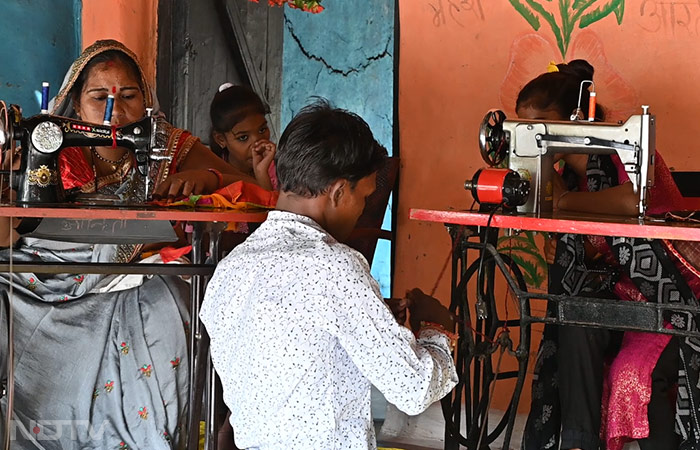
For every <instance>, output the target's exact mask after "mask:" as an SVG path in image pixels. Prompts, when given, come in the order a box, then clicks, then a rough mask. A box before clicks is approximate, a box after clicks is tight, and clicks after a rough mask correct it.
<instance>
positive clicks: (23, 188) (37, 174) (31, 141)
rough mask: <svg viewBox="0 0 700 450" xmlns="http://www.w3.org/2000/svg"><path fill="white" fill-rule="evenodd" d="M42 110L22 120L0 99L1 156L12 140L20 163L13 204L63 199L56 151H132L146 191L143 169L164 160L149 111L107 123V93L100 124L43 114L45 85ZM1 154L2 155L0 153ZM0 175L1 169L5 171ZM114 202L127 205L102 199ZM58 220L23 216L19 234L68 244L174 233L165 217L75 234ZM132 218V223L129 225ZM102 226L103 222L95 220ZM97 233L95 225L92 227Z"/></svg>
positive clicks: (157, 238) (169, 237)
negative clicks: (128, 120) (129, 119)
mask: <svg viewBox="0 0 700 450" xmlns="http://www.w3.org/2000/svg"><path fill="white" fill-rule="evenodd" d="M43 91H44V92H43V94H44V95H43V99H42V112H41V114H37V115H35V116H32V117H28V118H23V117H22V111H21V108H20V107H19V106H17V105H10V106H9V107H6V106H5V104H4V103H2V102H0V150H2V152H3V157H7V158H8V159H12V158H13V157H14V153H15V152H14V149H15V146H14V143H15V141H19V142H20V145H21V147H20V148H21V150H20V154H21V162H20V167H19V170H17V171H16V174H17V175H16V177H13V179H11V180H10V184H11V187H12V188H14V189H15V190H16V191H17V197H16V201H15V202H16V204H17V205H20V206H25V207H32V206H33V207H38V206H49V205H56V204H61V203H64V202H65V201H66V196H65V193H64V190H63V183H62V181H61V174H60V170H59V165H58V155H59V154H60V151H61V149H63V148H67V147H78V146H109V145H114V146H118V147H124V148H127V149H129V150H131V151H133V153H134V156H135V160H136V168H137V170H138V172H139V174H140V175H141V176H143V177H144V181H145V183H144V184H145V189H146V192H147V193H150V178H149V168H150V165H151V162H152V161H157V160H163V159H170V157H169V156H167V155H166V154H165V149H163V148H160V147H158V143H159V141H162V139H157V137H158V133H159V132H158V130H157V120H158V119H157V118H156V117H155V116H154V115H153V114H152V110H151V109H150V108H148V109H147V110H146V117H144V118H143V119H141V120H139V121H137V122H133V123H130V124H128V125H125V126H122V127H119V128H117V127H113V126H111V124H110V122H111V116H112V107H113V104H114V103H113V102H114V99H113V97H111V96H110V97H109V98H108V100H107V107H106V109H105V116H104V123H103V124H102V125H97V124H93V123H88V122H83V121H80V120H76V119H71V118H67V117H61V116H55V115H50V114H48V109H47V106H48V89H47V87H46V86H45V89H44V90H43ZM5 155H7V156H5ZM4 173H7V171H5V172H4ZM104 203H108V206H109V204H111V205H114V206H127V205H123V204H120V203H119V202H118V201H114V200H111V199H110V200H109V201H107V200H103V202H102V204H104ZM62 220H63V219H44V220H43V221H42V220H40V219H34V220H24V221H23V225H26V226H24V227H23V232H24V233H32V234H30V235H33V236H34V237H41V238H47V239H58V240H65V241H70V242H91V243H100V242H109V243H142V242H170V241H175V240H176V239H177V237H176V236H175V234H174V233H173V231H172V227H171V226H170V225H169V222H168V221H147V222H137V221H123V222H125V223H123V224H121V231H120V232H119V233H115V234H114V235H113V236H112V235H110V236H106V235H104V233H100V232H95V233H94V235H90V233H86V232H85V231H84V230H83V231H81V232H77V233H73V234H71V233H68V232H66V227H65V224H64V223H63V222H65V221H63V222H62ZM132 222H133V223H132ZM98 225H100V226H102V225H103V224H98ZM98 231H99V227H98Z"/></svg>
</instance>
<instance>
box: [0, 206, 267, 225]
mask: <svg viewBox="0 0 700 450" xmlns="http://www.w3.org/2000/svg"><path fill="white" fill-rule="evenodd" d="M0 217H53V218H60V219H122V220H128V219H132V220H181V221H188V222H253V223H255V222H263V221H264V220H265V218H266V217H267V211H266V210H262V209H250V210H246V211H238V210H212V209H202V210H196V211H195V210H182V209H167V208H158V207H153V206H144V207H125V208H114V207H96V206H89V207H86V206H81V205H70V204H65V205H57V206H55V207H38V208H35V207H27V208H25V207H20V206H13V205H8V204H5V205H0Z"/></svg>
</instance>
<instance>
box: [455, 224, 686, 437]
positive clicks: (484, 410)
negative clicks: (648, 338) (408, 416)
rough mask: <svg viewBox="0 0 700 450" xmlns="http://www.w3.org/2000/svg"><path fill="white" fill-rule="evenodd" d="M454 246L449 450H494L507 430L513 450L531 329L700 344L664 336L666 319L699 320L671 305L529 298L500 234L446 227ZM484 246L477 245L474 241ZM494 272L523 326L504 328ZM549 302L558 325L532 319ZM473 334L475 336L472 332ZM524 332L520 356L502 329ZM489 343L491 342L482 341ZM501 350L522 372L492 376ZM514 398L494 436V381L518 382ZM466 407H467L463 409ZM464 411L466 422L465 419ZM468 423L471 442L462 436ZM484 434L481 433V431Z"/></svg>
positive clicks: (549, 296) (492, 230)
mask: <svg viewBox="0 0 700 450" xmlns="http://www.w3.org/2000/svg"><path fill="white" fill-rule="evenodd" d="M446 226H447V228H448V231H449V233H450V237H451V238H452V243H453V248H454V251H453V253H452V286H451V295H452V299H451V304H450V310H451V311H452V312H453V313H456V315H457V317H458V318H459V320H460V322H459V323H458V331H459V342H458V345H457V352H456V356H455V365H456V367H457V374H458V376H459V383H458V384H457V386H456V387H455V388H454V390H453V391H452V393H451V394H450V395H448V396H447V397H445V398H444V399H443V400H442V409H443V414H444V416H445V450H459V449H460V448H461V447H460V446H465V447H466V448H467V449H469V450H477V449H478V450H482V449H488V448H489V444H491V443H493V442H494V441H495V440H496V439H497V438H498V437H499V436H500V435H501V433H503V431H504V430H505V436H504V440H503V447H502V449H503V450H508V449H509V448H510V447H509V446H510V440H511V437H512V434H513V426H514V424H515V419H516V416H517V409H518V402H519V400H520V394H521V393H522V388H523V385H524V382H525V375H526V371H527V365H528V357H529V354H530V334H531V325H532V324H533V323H545V324H546V323H549V324H555V325H574V326H583V327H589V328H606V329H614V330H623V331H624V330H630V331H642V332H652V333H663V334H671V335H675V336H692V337H698V338H700V331H690V330H676V329H669V328H665V326H664V318H663V317H664V313H665V312H671V311H686V312H690V313H692V314H694V315H700V307H695V306H687V305H677V304H674V305H670V304H660V303H651V302H647V303H643V302H627V301H620V300H610V299H600V298H590V297H574V296H563V295H553V294H547V293H538V292H532V293H530V292H527V287H526V284H525V280H524V278H523V276H522V274H521V272H520V270H519V268H518V266H517V264H516V263H515V262H514V261H513V260H512V259H511V258H510V257H509V256H508V255H505V254H502V253H498V251H497V250H496V244H497V239H498V231H499V230H498V229H497V228H489V229H486V228H482V227H478V226H463V225H453V224H447V225H446ZM474 238H478V242H474V241H470V239H474ZM468 250H476V251H477V258H476V260H475V261H474V262H472V263H471V264H468V261H467V252H468ZM482 254H483V260H484V261H483V268H482V270H481V273H480V274H479V270H478V268H479V264H480V259H481V257H482ZM496 268H498V271H499V272H500V274H501V275H502V276H503V278H504V279H505V281H506V283H507V285H508V289H509V290H510V292H511V294H512V295H513V296H514V297H515V298H517V299H518V305H519V316H520V317H519V319H513V320H508V321H505V320H502V319H500V318H499V317H498V311H497V308H496V299H495V291H494V281H495V275H496ZM474 275H477V276H478V277H479V279H478V280H477V292H476V301H475V302H474V310H475V314H476V320H475V321H472V319H471V315H472V311H470V309H469V308H470V304H469V299H468V296H467V283H468V281H469V280H470V279H471V277H472V276H474ZM531 299H538V300H547V301H553V302H556V303H557V308H556V310H557V311H558V312H557V314H556V316H555V317H552V316H545V317H539V316H532V315H531V314H530V300H531ZM467 325H469V326H471V327H472V328H474V329H475V330H476V332H474V331H472V330H470V329H469V328H468V327H467ZM504 325H505V326H507V327H508V328H515V327H519V328H520V343H519V344H518V347H517V348H516V349H515V351H513V350H512V342H511V340H510V338H509V337H508V335H507V333H501V330H502V329H503V327H504ZM484 336H486V337H488V339H489V340H490V341H495V342H490V341H489V340H486V338H485V337H484ZM499 348H501V349H502V350H503V351H509V352H510V353H511V354H512V355H514V356H515V357H516V359H517V361H518V370H517V371H511V372H501V373H499V374H497V375H496V374H494V368H493V364H492V360H491V355H492V354H493V353H494V352H496V351H497V350H499ZM516 377H517V381H516V385H515V389H514V392H513V397H512V398H511V401H510V403H509V406H508V408H507V410H506V412H505V414H504V415H503V418H502V419H501V420H500V422H499V423H498V424H497V425H496V427H495V428H493V430H492V431H491V432H488V409H489V405H490V387H491V383H493V382H494V381H495V380H501V379H507V378H516ZM462 403H463V404H464V406H462ZM462 408H463V409H464V417H462ZM462 422H463V423H464V426H465V429H466V436H463V435H462V434H461V433H460V428H459V427H460V425H461V424H462ZM482 429H483V431H482Z"/></svg>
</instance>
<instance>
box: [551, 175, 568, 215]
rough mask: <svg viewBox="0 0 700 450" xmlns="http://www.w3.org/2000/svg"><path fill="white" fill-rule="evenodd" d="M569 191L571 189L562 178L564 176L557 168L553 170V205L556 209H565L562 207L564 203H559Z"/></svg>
mask: <svg viewBox="0 0 700 450" xmlns="http://www.w3.org/2000/svg"><path fill="white" fill-rule="evenodd" d="M568 193H569V190H568V189H567V188H566V183H564V179H563V178H562V176H561V175H560V174H559V172H557V171H556V170H552V203H553V205H552V206H553V207H554V211H559V210H560V209H565V208H561V206H562V205H560V204H559V203H560V202H561V199H562V198H563V197H564V196H565V195H566V194H568Z"/></svg>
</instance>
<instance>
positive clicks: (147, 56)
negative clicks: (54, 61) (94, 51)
mask: <svg viewBox="0 0 700 450" xmlns="http://www.w3.org/2000/svg"><path fill="white" fill-rule="evenodd" d="M82 36H83V38H82V41H83V48H85V47H87V46H88V45H90V44H92V43H93V42H95V41H96V40H98V39H116V40H118V41H121V42H123V43H124V44H125V45H126V46H127V47H129V48H130V49H131V50H133V51H134V53H136V55H137V56H138V57H139V61H140V62H141V64H142V67H143V68H144V70H145V72H146V76H147V77H148V79H149V81H150V82H153V81H155V77H156V53H157V49H158V0H109V1H105V0H83V20H82Z"/></svg>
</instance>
